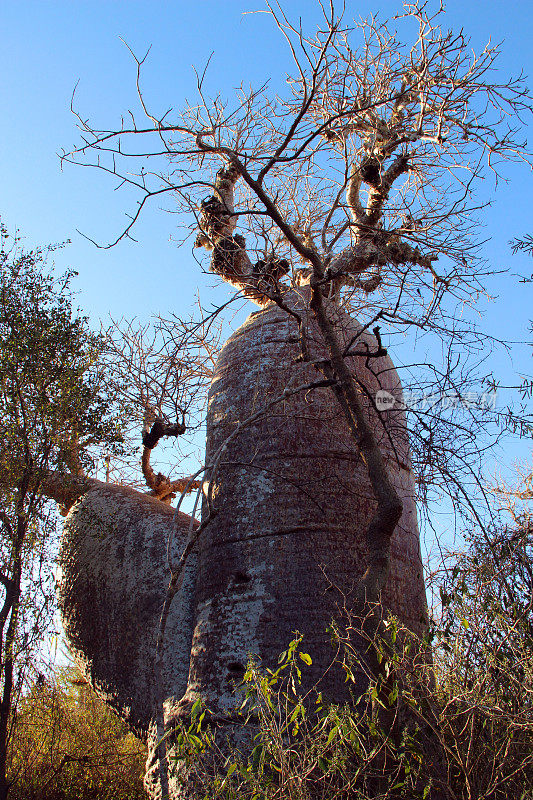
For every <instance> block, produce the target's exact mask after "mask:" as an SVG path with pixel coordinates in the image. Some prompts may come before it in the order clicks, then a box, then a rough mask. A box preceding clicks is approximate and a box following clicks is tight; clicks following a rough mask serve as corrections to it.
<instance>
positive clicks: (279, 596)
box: [174, 292, 427, 717]
mask: <svg viewBox="0 0 533 800" xmlns="http://www.w3.org/2000/svg"><path fill="white" fill-rule="evenodd" d="M286 302H289V303H290V304H291V305H292V306H293V308H294V309H296V310H298V311H299V313H301V314H302V316H303V318H304V320H305V327H306V336H307V344H308V348H309V351H310V354H311V357H312V359H318V358H326V357H327V354H326V352H325V350H324V348H323V345H321V343H320V342H321V338H320V334H319V332H318V329H317V327H316V323H315V322H314V320H313V317H312V314H311V313H310V312H308V311H307V310H305V306H306V299H305V293H304V294H303V295H302V296H300V295H299V294H298V293H297V292H294V293H292V295H291V296H290V297H289V298H286ZM329 314H330V315H331V318H332V319H333V320H334V322H335V327H336V331H337V334H338V336H339V337H340V340H341V342H342V343H343V345H347V344H348V343H349V342H351V341H352V339H354V338H356V337H357V334H358V333H359V332H360V327H358V325H357V323H355V322H354V321H353V320H352V319H351V318H350V317H349V316H348V315H347V314H345V313H343V312H342V311H339V310H337V309H335V308H333V307H331V308H329ZM365 343H366V345H367V346H368V348H369V350H370V352H375V350H376V341H375V339H374V337H373V336H372V335H369V334H368V333H364V334H363V335H362V336H360V337H359V338H356V341H355V342H354V344H353V347H352V349H354V350H357V351H358V352H363V351H365ZM299 353H300V347H299V334H298V326H297V324H296V321H295V319H294V318H293V317H291V316H288V315H287V313H286V312H285V311H283V310H281V309H279V308H278V307H277V306H276V305H270V306H268V307H267V308H266V309H263V310H261V311H259V312H256V313H254V314H252V315H251V316H250V317H249V318H248V320H247V321H246V322H245V324H244V325H243V326H242V327H241V328H240V329H239V330H238V331H237V332H236V333H235V334H234V335H233V336H232V337H231V338H230V339H229V340H228V342H227V343H226V345H225V346H224V348H223V350H222V352H221V354H220V358H219V360H218V364H217V368H216V373H215V377H214V380H213V383H212V387H211V391H210V396H209V411H208V418H207V455H206V461H207V463H208V464H209V463H211V461H212V460H213V458H214V456H215V454H216V452H217V450H218V448H220V446H221V445H222V444H223V442H224V441H225V440H226V439H227V437H228V436H229V435H230V434H231V433H232V431H234V430H235V426H236V425H237V424H238V423H242V421H243V420H245V419H246V418H248V417H249V416H250V415H252V414H253V413H254V412H255V411H257V410H258V409H260V408H261V407H262V406H264V405H265V404H266V403H268V402H269V401H270V400H272V399H273V398H274V397H276V396H278V395H280V394H281V393H282V392H283V390H284V389H285V388H286V387H287V386H295V385H299V384H303V383H305V382H306V381H309V382H311V381H316V380H317V379H320V378H321V377H322V376H321V375H320V374H319V373H318V372H317V370H316V369H315V367H313V366H312V365H310V364H306V363H302V362H301V361H300V362H298V361H297V357H298V356H299ZM349 363H350V369H351V371H352V374H353V375H355V376H356V377H357V379H358V380H359V381H360V385H361V386H362V387H364V389H362V392H363V398H364V403H365V405H366V407H367V410H368V414H369V415H370V417H371V418H372V419H373V421H374V425H375V431H376V435H377V437H378V439H379V441H380V443H381V447H382V450H383V453H384V455H385V459H386V464H387V467H388V470H389V473H390V477H391V481H392V482H393V484H394V486H395V487H396V489H397V491H398V494H399V495H400V497H401V499H402V501H403V515H402V518H401V520H400V523H399V525H398V527H397V529H396V531H395V533H394V536H393V541H392V557H391V569H390V576H389V580H388V584H387V587H386V590H385V591H384V593H383V598H382V599H383V604H384V605H385V606H386V607H388V608H389V609H390V610H391V611H392V612H393V613H394V614H396V615H397V616H398V617H399V618H400V619H401V620H402V621H403V622H404V623H405V625H406V626H407V627H408V628H410V629H411V630H412V631H414V632H415V633H422V632H423V630H424V629H425V626H426V625H427V608H426V598H425V589H424V583H423V576H422V562H421V557H420V547H419V534H418V528H417V519H416V509H415V502H414V501H415V487H414V480H413V474H412V471H411V466H410V458H409V444H408V435H407V428H406V422H405V414H404V412H403V411H402V410H401V409H399V408H398V407H396V408H392V409H391V410H390V411H388V412H386V413H383V414H381V417H380V416H378V414H377V413H376V412H375V410H374V409H373V408H372V404H371V401H370V400H368V398H367V397H365V396H364V395H365V392H367V393H368V394H369V395H370V396H371V397H375V395H376V392H377V391H378V390H380V389H381V390H386V391H387V392H389V393H390V394H391V395H393V396H394V397H395V398H397V399H400V397H401V386H400V381H399V378H398V375H397V373H396V371H395V370H394V367H393V365H392V362H391V360H390V358H389V357H388V356H385V357H381V358H379V359H370V360H368V362H367V360H366V359H365V358H363V357H361V356H355V357H352V358H350V359H349ZM212 480H213V482H214V488H213V500H214V507H215V508H216V509H217V511H218V513H217V515H216V517H215V518H214V520H213V521H212V523H210V524H209V525H208V527H207V529H206V530H205V532H204V534H203V535H202V538H201V539H200V541H199V553H198V557H199V563H198V580H197V588H196V596H195V628H194V636H193V644H192V653H191V670H190V678H189V685H188V690H187V694H186V696H185V697H184V698H183V700H182V702H181V703H180V705H179V707H178V708H177V709H175V712H174V714H175V716H176V717H179V716H182V715H183V716H184V715H186V714H187V711H188V709H190V705H191V703H192V702H194V700H195V699H196V698H197V697H198V696H201V697H203V698H204V699H205V700H206V701H207V704H208V706H209V708H210V709H211V710H212V711H214V712H215V714H217V715H220V716H221V717H224V716H225V715H231V713H232V710H233V708H234V706H235V702H236V700H235V694H234V687H235V684H236V682H238V681H239V680H240V679H241V678H242V675H243V672H244V669H245V667H246V663H247V660H248V657H249V656H250V654H253V655H256V656H257V657H258V658H260V659H261V661H262V662H263V664H265V665H266V666H272V665H275V664H276V662H277V657H278V655H279V653H280V652H281V651H282V650H284V649H285V648H286V646H287V644H288V642H289V641H290V640H291V638H293V631H295V630H298V631H299V632H301V633H302V634H304V637H305V638H304V650H306V651H307V652H309V653H310V655H311V656H312V659H313V664H312V667H311V668H310V669H308V670H306V678H305V680H306V685H312V684H315V683H317V682H319V689H320V690H322V691H323V693H324V695H325V697H327V698H329V699H331V700H334V701H343V700H345V699H347V691H348V689H347V684H346V683H345V676H344V674H343V673H342V671H341V670H340V669H339V668H333V669H329V671H327V670H328V667H329V666H330V664H331V661H332V659H333V656H334V650H333V649H332V647H331V645H330V636H329V634H328V633H327V628H328V626H329V625H330V623H331V621H332V619H337V620H339V621H341V622H342V621H343V619H344V620H345V619H346V615H345V613H344V609H345V608H347V609H349V610H353V608H352V606H353V603H352V601H353V598H354V595H355V592H356V589H357V585H358V581H359V580H360V578H361V576H362V575H363V573H364V570H365V568H366V553H365V549H366V548H365V531H366V528H367V526H368V523H369V520H370V518H371V516H372V513H373V510H374V508H375V500H374V497H373V493H372V490H371V487H370V483H369V479H368V475H367V471H366V467H365V464H364V463H363V460H362V458H361V456H360V454H359V452H358V449H357V446H356V445H355V444H354V440H353V438H351V436H350V433H349V430H348V427H347V425H346V423H345V420H344V418H343V416H342V413H341V410H340V408H339V406H338V405H337V402H336V400H335V397H334V395H333V393H332V392H331V390H330V389H329V388H320V389H314V390H312V391H309V392H302V393H301V394H299V395H297V396H294V397H292V398H290V399H288V400H286V401H284V402H283V403H280V404H278V405H276V406H275V407H273V408H272V409H271V410H270V411H269V413H268V414H267V415H266V416H265V417H264V418H262V419H260V420H259V421H257V422H255V423H254V424H252V425H249V426H245V427H243V429H242V430H241V432H240V434H239V435H238V436H237V437H236V438H235V439H234V440H233V442H232V443H231V445H230V446H229V447H228V448H227V450H226V452H225V453H224V455H223V458H222V462H221V464H220V468H219V470H218V472H217V473H216V474H215V475H213V476H212ZM204 513H207V509H206V508H204ZM364 683H365V681H364V679H363V677H362V676H361V677H360V684H361V686H360V688H364ZM352 688H353V687H352ZM355 688H356V689H357V687H355Z"/></svg>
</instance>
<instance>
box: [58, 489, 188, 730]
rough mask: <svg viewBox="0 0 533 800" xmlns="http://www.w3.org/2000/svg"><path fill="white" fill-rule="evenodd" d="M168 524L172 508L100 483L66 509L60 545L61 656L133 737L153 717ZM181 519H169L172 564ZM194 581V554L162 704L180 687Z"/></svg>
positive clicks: (172, 633) (171, 628)
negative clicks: (64, 653)
mask: <svg viewBox="0 0 533 800" xmlns="http://www.w3.org/2000/svg"><path fill="white" fill-rule="evenodd" d="M173 519H174V509H172V508H170V507H169V506H168V505H165V504H164V503H162V502H160V501H159V500H156V499H155V498H152V497H148V496H147V495H144V494H141V493H140V492H136V491H134V490H133V489H128V488H125V487H120V486H112V485H107V484H100V486H96V487H94V488H92V489H91V490H90V491H88V492H87V493H86V494H85V495H83V497H82V498H81V499H80V500H79V501H78V503H77V504H76V505H75V506H74V507H73V508H72V510H71V511H70V513H69V515H68V517H67V520H66V522H65V528H64V533H63V537H62V540H61V551H60V557H59V566H60V575H59V581H58V596H59V605H60V610H61V616H62V621H63V625H64V628H65V633H66V636H67V640H68V642H69V646H70V649H71V651H72V652H73V654H74V656H75V658H76V660H77V661H78V663H79V664H80V666H81V667H82V669H83V671H84V673H85V675H86V676H87V679H88V680H89V682H90V683H91V685H92V686H93V688H94V689H95V690H96V691H97V693H98V694H99V695H100V696H101V697H102V698H103V699H104V700H105V701H106V703H108V704H109V705H110V706H112V707H113V708H114V709H115V710H116V711H117V712H118V713H119V714H120V716H122V717H123V718H124V719H125V720H126V721H127V723H128V725H129V726H130V727H131V729H132V730H133V731H134V732H135V733H137V735H139V736H141V737H142V738H146V737H147V734H148V729H149V725H150V721H151V720H152V719H153V717H154V713H155V696H156V692H155V687H154V678H153V664H154V657H155V643H156V638H157V631H158V627H159V619H160V616H161V609H162V606H163V601H164V599H165V592H166V588H167V586H168V583H169V580H170V570H169V568H168V564H167V543H168V540H169V537H170V536H171V533H172V528H173ZM189 521H190V518H189V517H188V516H187V515H185V514H180V515H179V517H178V519H177V520H176V525H175V527H174V534H173V537H172V546H171V554H172V557H173V558H174V559H176V560H177V558H179V555H180V554H181V551H182V549H183V547H184V544H185V540H186V537H187V533H188V528H189ZM195 577H196V557H195V555H194V554H193V556H192V557H191V558H190V559H189V562H188V563H187V566H186V568H185V573H184V576H183V583H182V587H181V590H180V591H179V592H178V595H177V596H176V598H175V601H174V603H173V606H172V609H171V612H170V615H169V619H168V623H167V636H166V644H165V654H164V655H165V657H164V666H163V684H164V686H163V690H164V694H163V696H164V697H165V698H169V702H172V700H174V702H175V701H177V700H179V698H180V697H181V696H182V694H183V692H184V691H185V687H186V685H187V676H188V672H189V656H190V647H191V638H192V623H193V617H192V614H193V607H192V599H193V589H194V582H195Z"/></svg>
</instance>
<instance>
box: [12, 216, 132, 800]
mask: <svg viewBox="0 0 533 800" xmlns="http://www.w3.org/2000/svg"><path fill="white" fill-rule="evenodd" d="M51 249H53V248H46V249H38V250H33V251H30V252H24V251H22V250H21V249H20V241H19V239H18V238H15V239H14V240H11V239H10V237H9V235H8V233H7V231H6V229H5V227H4V226H2V227H1V228H0V272H1V288H0V464H1V468H2V478H1V486H0V493H1V503H2V505H1V509H0V520H1V524H2V527H1V535H0V583H1V584H2V588H3V592H4V597H3V602H2V606H1V608H0V797H1V798H6V797H7V795H8V792H9V788H10V782H9V780H8V779H7V777H6V761H7V755H8V749H9V743H10V739H11V735H12V726H13V724H14V717H13V714H12V712H13V709H14V707H15V706H16V703H17V700H18V698H19V697H20V693H21V690H22V688H23V686H24V681H25V678H26V674H27V670H28V667H29V665H30V659H31V656H32V655H33V654H34V652H35V646H36V644H37V643H38V642H39V641H40V639H41V637H42V634H43V631H45V630H46V628H47V626H48V625H49V623H50V611H51V608H52V602H51V596H52V594H51V590H52V581H51V573H50V563H51V559H50V546H51V540H52V537H53V534H54V531H55V515H54V513H53V510H52V509H51V508H50V507H49V505H48V503H47V501H46V498H45V489H46V487H47V484H49V483H50V482H51V483H53V482H54V480H58V479H59V480H61V476H62V475H64V474H66V473H71V474H74V475H75V476H78V477H81V476H82V474H83V471H84V469H85V468H86V467H87V466H88V465H89V464H90V462H91V450H92V448H94V447H95V446H96V445H98V444H99V443H103V442H107V443H109V445H110V446H113V444H114V443H117V442H118V441H119V436H118V428H117V425H116V422H115V420H114V419H113V418H112V415H111V404H110V400H109V398H108V397H107V396H106V395H105V392H104V391H103V388H102V381H101V375H100V374H99V372H98V368H97V361H98V356H99V353H100V351H101V348H102V340H101V338H100V337H99V336H97V335H94V334H93V333H91V332H90V330H89V328H88V325H87V320H86V318H85V317H82V316H80V315H79V314H78V313H76V312H75V311H74V309H73V308H72V301H71V297H70V294H69V284H70V281H71V278H72V276H73V274H74V273H72V272H68V273H66V274H65V275H62V276H60V277H55V276H54V275H53V273H52V272H51V271H50V270H48V269H47V268H46V266H45V257H46V254H47V252H48V251H50V250H51Z"/></svg>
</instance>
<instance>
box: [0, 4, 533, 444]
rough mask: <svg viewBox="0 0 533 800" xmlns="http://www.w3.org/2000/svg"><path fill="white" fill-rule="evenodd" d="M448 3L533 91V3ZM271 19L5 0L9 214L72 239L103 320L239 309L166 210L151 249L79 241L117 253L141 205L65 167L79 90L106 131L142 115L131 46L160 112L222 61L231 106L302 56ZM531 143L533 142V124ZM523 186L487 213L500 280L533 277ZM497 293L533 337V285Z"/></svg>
mask: <svg viewBox="0 0 533 800" xmlns="http://www.w3.org/2000/svg"><path fill="white" fill-rule="evenodd" d="M346 6H347V17H349V16H357V15H363V16H365V15H367V14H369V13H371V12H379V13H380V15H381V16H382V17H388V16H391V15H393V14H395V13H398V12H399V11H400V10H401V4H400V3H396V2H391V1H390V0H382V1H380V0H376V2H369V1H368V0H363V2H357V3H356V2H353V0H347V3H346ZM445 6H446V9H447V24H448V25H449V26H450V27H454V28H459V27H464V29H465V31H466V32H467V33H469V34H470V35H471V37H472V41H473V45H474V47H476V48H480V47H481V46H483V45H484V44H485V43H486V41H487V40H488V39H489V38H492V40H493V41H494V40H495V41H500V40H505V43H504V55H503V58H502V60H501V70H502V74H509V73H515V74H516V73H519V72H521V71H524V72H525V73H526V74H528V75H529V76H530V77H531V79H532V81H533V63H532V62H533V48H532V47H531V22H532V6H531V2H530V0H517V2H515V3H513V4H508V3H504V2H501V0H486V2H483V3H480V2H469V1H468V0H463V2H461V0H450V2H447V3H445ZM260 8H261V0H257V2H256V0H251V2H249V3H247V2H242V1H241V0H225V1H224V0H222V2H213V0H197V2H195V3H191V2H182V0H174V2H163V1H162V0H160V1H159V2H158V1H157V0H151V1H150V2H149V1H148V0H145V2H139V0H122V2H119V1H118V0H114V1H113V0H107V2H106V1H105V0H91V1H90V2H87V1H86V0H76V1H75V2H72V1H70V2H66V0H56V2H46V1H45V0H42V1H41V2H38V0H24V2H21V1H20V0H17V1H15V0H3V3H2V5H1V8H0V26H1V29H2V30H3V32H4V33H3V37H2V39H3V41H2V49H1V51H0V62H1V66H0V86H1V90H0V93H1V106H0V107H1V113H2V117H3V118H2V125H1V139H0V142H1V145H0V174H1V185H2V189H3V191H2V199H1V201H0V214H1V216H2V218H3V220H4V222H5V223H7V225H8V227H9V228H10V229H11V230H13V229H14V227H15V226H17V227H19V228H20V230H21V232H22V233H23V235H24V237H25V242H26V245H27V246H28V247H31V246H35V245H37V244H47V243H49V242H59V241H62V240H64V239H68V238H70V239H72V244H71V245H70V246H69V247H68V248H66V249H65V250H63V251H61V252H59V253H58V254H56V256H55V261H56V264H57V265H58V266H59V267H60V268H64V267H66V266H73V267H74V268H75V269H77V270H78V272H79V279H78V280H77V283H76V287H77V289H78V291H79V304H80V306H81V307H82V308H83V309H84V310H85V311H87V312H89V313H90V315H91V318H92V319H93V321H94V322H95V323H96V322H97V320H98V318H105V317H106V316H107V315H108V314H109V313H111V314H112V315H113V316H114V317H115V318H116V317H121V316H123V315H125V316H128V317H132V316H136V315H138V316H142V317H144V318H146V316H147V315H148V314H149V313H150V312H160V313H167V312H172V311H176V312H178V313H183V312H185V311H186V310H187V309H188V308H189V307H190V306H191V305H192V303H193V301H194V292H195V290H196V287H197V286H199V287H200V290H201V293H202V297H203V299H204V300H205V301H209V300H215V299H221V298H225V297H226V296H227V289H226V288H225V287H222V288H218V289H217V290H216V291H215V292H212V293H211V292H210V290H209V287H210V286H211V285H213V282H214V281H213V279H212V278H210V277H209V276H204V275H202V274H201V272H200V270H199V269H198V267H197V266H196V264H195V262H194V261H193V260H192V257H191V253H190V246H186V247H185V248H182V249H181V250H180V249H178V248H177V246H176V244H175V243H174V242H173V241H172V239H171V237H172V235H173V234H174V218H173V216H172V215H170V214H166V213H163V212H160V211H158V210H157V208H155V207H154V208H153V209H152V210H151V211H150V212H149V213H147V214H146V215H145V217H144V218H143V221H142V224H141V225H140V226H139V227H138V228H137V231H136V235H137V237H138V240H139V243H138V244H132V243H130V242H122V243H120V244H119V245H118V246H117V247H115V248H114V249H111V250H98V249H96V248H95V247H94V246H93V245H91V244H90V243H88V242H87V241H86V240H84V239H83V238H82V237H80V236H79V235H78V234H77V233H76V228H78V229H81V230H82V231H84V232H86V233H87V234H88V235H90V236H92V237H93V238H95V239H97V240H99V241H101V242H103V243H105V242H107V241H109V240H110V239H112V238H114V237H115V236H116V234H117V232H119V231H120V229H121V225H122V223H123V221H124V219H125V218H124V212H125V211H126V210H128V207H127V203H125V198H124V197H123V196H121V195H120V193H117V192H114V191H113V188H114V186H113V183H112V181H111V180H110V179H109V178H108V177H107V176H104V175H102V174H99V173H97V172H96V171H93V170H87V169H82V168H76V167H69V166H67V168H66V169H65V170H64V171H63V172H61V170H60V165H59V160H58V158H57V156H56V153H57V152H58V151H59V150H60V149H61V148H62V147H64V148H70V147H71V146H72V145H73V144H74V143H76V142H77V141H78V138H77V131H76V129H75V120H74V118H73V117H72V115H71V114H70V110H69V106H70V97H71V93H72V90H73V88H74V85H75V84H76V82H77V81H78V80H79V86H78V90H77V102H78V106H79V108H80V110H81V111H82V113H83V114H84V115H85V116H87V117H90V118H91V119H92V120H93V121H94V122H95V124H97V125H98V124H102V125H103V126H106V127H107V126H110V127H111V126H113V125H114V124H117V125H118V121H119V119H120V115H121V113H123V112H126V111H127V109H128V108H130V107H136V94H135V81H134V78H135V70H134V64H133V62H132V59H131V56H130V55H129V53H128V51H127V50H126V48H125V46H124V45H123V43H122V42H121V41H120V38H119V37H122V38H123V39H125V40H126V41H127V42H128V43H129V45H130V46H131V47H132V48H133V49H134V50H135V51H136V52H137V53H139V54H140V53H143V52H144V51H145V50H146V48H147V47H148V46H149V45H152V51H151V55H150V57H149V61H148V65H147V68H146V71H145V75H144V88H145V92H146V96H147V98H148V99H149V100H150V102H151V104H152V106H153V107H154V108H155V109H157V110H163V109H166V108H167V107H168V106H170V105H171V106H173V107H175V108H179V107H180V105H181V104H182V103H183V100H184V98H185V97H187V96H188V97H191V98H192V97H193V95H194V86H195V78H194V73H193V70H192V65H196V66H198V67H203V65H204V64H205V62H206V60H207V59H208V57H209V56H210V54H211V52H212V51H214V58H213V61H212V67H211V85H212V86H216V87H218V88H219V89H220V90H221V91H222V92H223V93H225V94H227V95H229V94H230V93H231V90H232V88H233V87H235V86H237V85H238V84H240V83H241V81H245V82H250V83H251V84H252V85H254V84H255V85H259V84H260V83H263V82H264V80H265V79H266V78H271V79H272V81H273V85H274V86H275V84H276V81H278V80H280V79H282V78H283V74H284V69H285V68H286V67H287V66H288V63H289V62H288V56H287V54H286V52H285V51H284V48H283V44H282V42H281V40H280V36H279V34H278V33H277V31H276V30H275V28H274V26H273V24H272V21H271V20H270V19H269V18H268V17H267V16H266V15H263V14H255V15H245V14H243V12H246V11H254V10H258V9H260ZM284 8H285V10H286V11H287V13H288V14H289V16H291V17H292V18H293V19H294V18H297V17H298V16H299V15H301V16H302V17H303V19H304V22H305V24H306V25H308V26H309V28H310V29H312V28H313V21H314V20H316V19H318V5H317V4H316V3H315V2H314V0H309V2H304V0H288V2H285V3H284ZM527 134H528V135H529V137H530V140H531V141H532V143H533V127H531V128H530V130H529V131H527V132H526V135H527ZM509 177H510V179H511V180H510V183H508V184H503V183H502V184H501V185H500V187H499V190H498V192H496V194H495V195H494V205H493V207H492V208H491V209H489V210H487V212H486V213H485V221H486V224H487V228H486V234H487V236H490V237H492V240H491V242H490V244H489V245H488V246H487V248H486V252H487V255H488V256H489V258H490V259H491V262H492V263H493V265H494V267H495V269H501V268H506V267H511V270H512V272H514V273H517V272H522V273H525V272H531V270H532V269H533V260H531V263H530V260H528V258H527V257H526V256H517V257H513V256H511V254H510V249H509V247H508V240H509V239H510V238H512V237H514V236H516V235H520V234H523V233H525V232H527V231H530V232H533V221H532V219H531V214H530V208H531V205H530V203H531V201H530V198H531V191H532V188H533V180H532V174H531V171H530V170H528V169H527V168H517V167H513V168H512V169H510V170H509ZM488 191H491V190H490V189H488ZM489 288H490V290H491V291H492V292H493V293H495V294H498V295H499V299H498V301H497V302H495V303H492V304H490V305H488V306H487V305H485V306H482V307H481V308H480V313H481V314H482V315H483V317H484V319H483V322H484V324H485V325H486V327H487V328H488V329H489V330H490V331H491V332H493V333H494V334H496V335H501V336H503V337H507V338H509V339H516V340H522V339H524V338H525V337H526V335H527V324H528V320H529V318H530V317H531V316H533V313H532V311H531V297H532V291H533V289H532V287H530V286H527V285H526V286H524V285H521V284H519V283H518V282H517V280H516V279H514V278H512V277H509V276H506V277H505V278H498V279H495V281H494V284H493V286H491V287H489ZM243 313H244V312H243ZM241 316H242V315H241ZM529 361H530V354H529V351H527V350H526V349H525V348H519V347H517V348H516V349H515V351H514V354H513V358H512V361H511V362H505V363H504V362H503V361H502V363H501V364H496V365H495V366H496V367H499V366H501V368H502V370H503V373H504V375H505V377H506V379H507V380H511V379H512V374H513V370H516V371H518V372H520V371H528V372H530V371H531V369H530V363H529ZM513 452H514V451H513Z"/></svg>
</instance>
